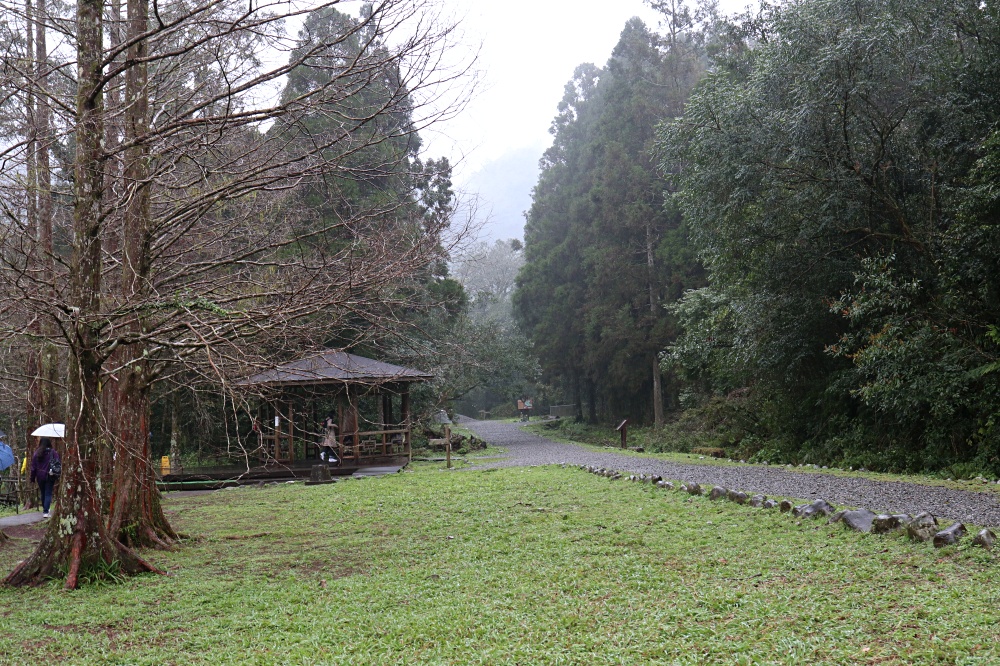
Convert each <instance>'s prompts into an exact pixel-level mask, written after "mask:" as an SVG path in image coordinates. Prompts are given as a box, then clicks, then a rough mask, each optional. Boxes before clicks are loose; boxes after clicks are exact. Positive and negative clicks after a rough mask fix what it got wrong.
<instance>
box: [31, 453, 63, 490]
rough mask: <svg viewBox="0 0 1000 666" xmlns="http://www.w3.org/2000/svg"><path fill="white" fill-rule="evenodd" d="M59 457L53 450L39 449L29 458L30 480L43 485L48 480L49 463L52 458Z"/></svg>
mask: <svg viewBox="0 0 1000 666" xmlns="http://www.w3.org/2000/svg"><path fill="white" fill-rule="evenodd" d="M54 455H55V456H57V455H59V454H58V453H56V450H55V449H39V450H37V451H35V455H33V456H31V474H30V479H31V480H32V481H37V482H38V483H45V482H46V481H48V479H49V462H50V461H51V460H52V456H54Z"/></svg>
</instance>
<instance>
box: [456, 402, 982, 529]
mask: <svg viewBox="0 0 1000 666" xmlns="http://www.w3.org/2000/svg"><path fill="white" fill-rule="evenodd" d="M458 422H459V424H460V425H461V426H462V427H464V428H468V429H469V430H472V431H473V432H474V433H476V435H477V436H478V437H480V438H481V439H484V440H486V441H487V442H489V443H490V444H493V445H494V446H500V447H503V448H505V449H507V452H508V453H507V455H506V456H505V457H503V458H502V459H501V460H497V461H491V462H485V463H482V464H477V465H474V466H473V467H472V468H473V469H489V468H496V467H523V466H531V465H555V464H560V463H566V464H568V465H575V466H587V465H590V466H593V467H594V468H602V469H608V470H622V471H623V473H624V474H626V475H627V474H647V475H650V476H652V475H656V476H660V477H662V478H663V479H676V480H679V481H683V482H695V483H699V484H701V485H702V486H707V488H706V489H705V490H706V493H707V492H708V490H709V489H711V488H712V486H716V485H717V486H722V487H723V488H729V489H733V490H736V491H742V492H745V493H747V494H748V495H753V494H757V493H760V494H764V495H769V496H770V495H775V496H778V497H795V498H800V499H806V500H810V501H811V500H816V499H824V500H826V501H828V502H831V503H834V504H839V505H843V506H853V507H864V508H867V509H870V510H871V511H874V512H876V513H878V512H882V513H888V514H893V513H900V514H902V513H905V514H909V515H911V516H916V515H917V514H919V513H921V512H925V511H926V512H927V513H930V514H932V515H934V516H938V517H942V518H943V517H947V518H950V519H952V520H958V521H962V522H967V523H972V524H974V525H982V526H984V527H997V526H1000V494H996V493H985V492H984V493H978V492H972V491H967V490H952V489H950V488H941V487H938V486H924V485H919V484H916V483H905V482H902V481H873V480H871V479H864V478H858V477H843V476H834V475H832V474H823V473H821V472H797V471H795V470H794V469H789V468H786V467H778V466H766V465H749V464H741V465H731V466H730V465H727V466H715V465H698V464H695V463H692V464H684V463H674V462H669V461H666V460H656V459H654V458H645V457H635V456H629V455H622V454H619V453H613V452H610V451H609V452H603V451H594V450H591V449H588V448H584V447H582V446H578V445H576V444H564V443H561V442H553V441H552V440H550V439H546V438H545V437H539V436H538V435H534V434H531V433H528V432H524V431H523V430H521V429H520V427H519V424H517V423H503V422H500V421H477V420H474V419H470V418H468V417H465V416H461V417H459V418H458ZM466 469H468V468H466ZM626 470H627V471H626Z"/></svg>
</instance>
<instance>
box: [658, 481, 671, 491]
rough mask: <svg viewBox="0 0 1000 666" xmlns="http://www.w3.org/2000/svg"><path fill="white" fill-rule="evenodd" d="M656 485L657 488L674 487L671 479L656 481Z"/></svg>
mask: <svg viewBox="0 0 1000 666" xmlns="http://www.w3.org/2000/svg"><path fill="white" fill-rule="evenodd" d="M656 487H657V488H664V489H666V490H673V489H674V484H672V483H670V482H669V481H657V482H656Z"/></svg>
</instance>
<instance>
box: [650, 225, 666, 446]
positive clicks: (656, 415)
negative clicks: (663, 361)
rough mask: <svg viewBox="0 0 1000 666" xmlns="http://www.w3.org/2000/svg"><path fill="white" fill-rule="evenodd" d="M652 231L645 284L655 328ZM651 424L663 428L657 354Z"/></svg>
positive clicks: (660, 375) (654, 367)
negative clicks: (647, 287)
mask: <svg viewBox="0 0 1000 666" xmlns="http://www.w3.org/2000/svg"><path fill="white" fill-rule="evenodd" d="M653 259H654V255H653V230H652V228H651V227H650V225H649V224H648V223H647V224H646V270H647V276H648V278H647V284H648V285H649V314H650V316H651V317H652V319H651V322H650V326H651V328H652V327H655V325H656V315H657V314H658V312H657V308H656V306H657V303H656V287H655V286H654V284H653V270H654V268H655V266H654V263H653ZM653 424H654V425H655V426H656V427H657V428H662V427H663V384H662V374H661V373H660V361H659V358H658V355H657V354H655V353H654V354H653Z"/></svg>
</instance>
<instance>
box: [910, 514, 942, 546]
mask: <svg viewBox="0 0 1000 666" xmlns="http://www.w3.org/2000/svg"><path fill="white" fill-rule="evenodd" d="M937 532H938V521H937V518H935V517H934V516H932V515H931V514H929V513H927V512H926V511H924V512H923V513H918V514H917V515H916V516H914V517H913V520H911V521H910V522H909V523H907V525H906V535H907V536H908V537H910V538H911V539H913V540H914V541H930V540H931V539H932V538H934V535H935V534H937Z"/></svg>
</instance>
